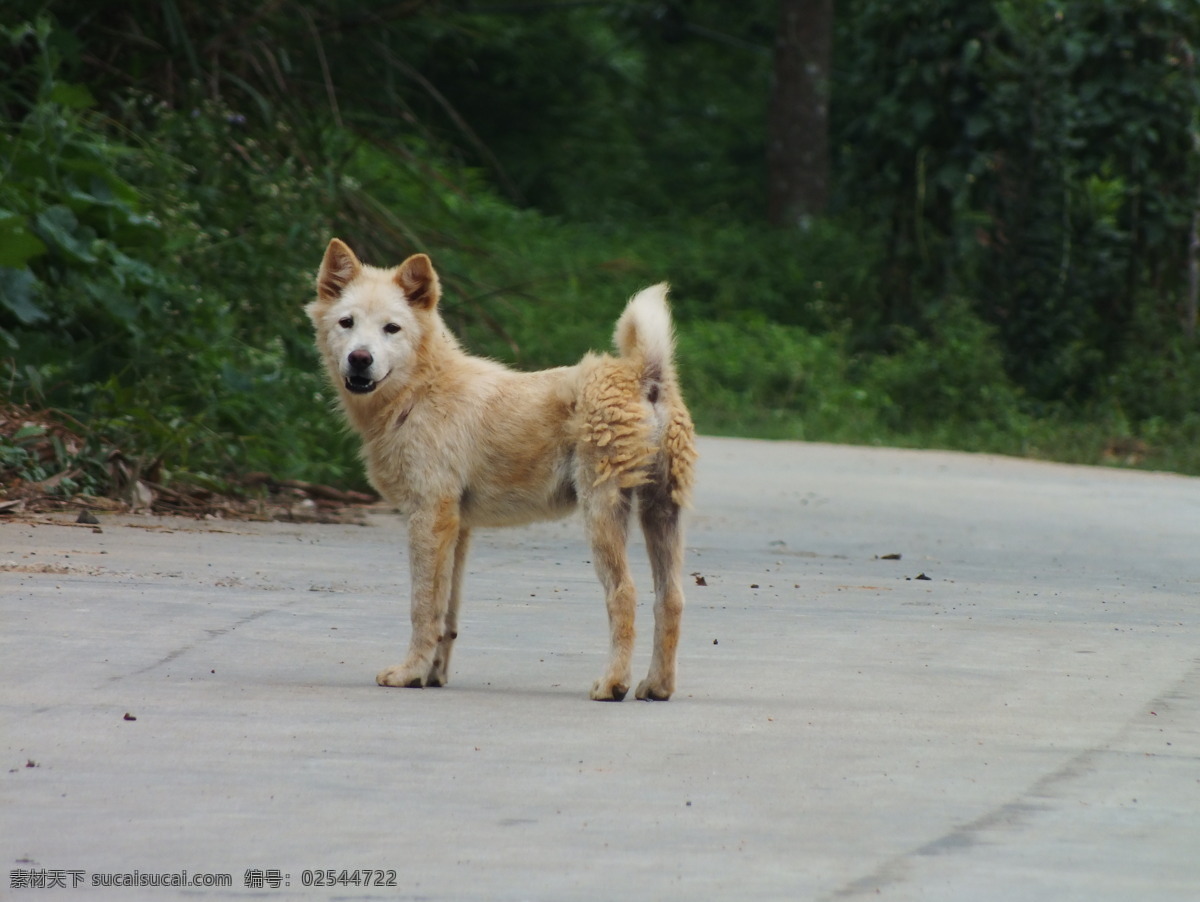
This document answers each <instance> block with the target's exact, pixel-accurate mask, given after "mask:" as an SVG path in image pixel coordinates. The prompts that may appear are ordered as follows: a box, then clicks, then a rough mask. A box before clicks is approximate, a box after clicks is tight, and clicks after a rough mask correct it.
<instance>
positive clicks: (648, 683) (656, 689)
mask: <svg viewBox="0 0 1200 902" xmlns="http://www.w3.org/2000/svg"><path fill="white" fill-rule="evenodd" d="M673 691H674V689H673V687H670V686H667V685H666V684H665V683H664V682H662V681H659V680H652V679H650V678H649V677H647V678H646V679H644V680H642V681H641V682H640V683H638V687H637V690H636V691H635V692H634V697H635V698H639V699H641V700H642V701H644V702H665V701H666V700H667V699H669V698H670V697H671V693H672V692H673Z"/></svg>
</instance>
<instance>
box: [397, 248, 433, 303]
mask: <svg viewBox="0 0 1200 902" xmlns="http://www.w3.org/2000/svg"><path fill="white" fill-rule="evenodd" d="M396 284H397V285H399V286H400V290H401V291H403V292H404V296H405V297H406V298H408V302H409V303H410V304H411V305H412V306H414V307H420V308H421V309H422V310H432V309H433V308H434V307H435V306H436V305H437V302H438V299H439V298H440V297H441V296H442V285H441V282H440V281H439V280H438V276H437V273H436V272H434V271H433V263H431V262H430V260H429V258H428V257H427V256H425V255H424V254H413V255H412V256H411V257H409V258H408V259H407V260H405V261H404V262H403V263H401V264H400V268H399V269H397V270H396Z"/></svg>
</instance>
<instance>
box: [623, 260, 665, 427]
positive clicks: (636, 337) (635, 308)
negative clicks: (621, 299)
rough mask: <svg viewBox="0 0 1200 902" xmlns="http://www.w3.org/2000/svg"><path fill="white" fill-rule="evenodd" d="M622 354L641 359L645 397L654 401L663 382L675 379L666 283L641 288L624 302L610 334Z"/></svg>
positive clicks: (651, 401)
mask: <svg viewBox="0 0 1200 902" xmlns="http://www.w3.org/2000/svg"><path fill="white" fill-rule="evenodd" d="M613 341H614V342H615V343H616V346H617V350H619V351H620V352H621V356H622V357H628V358H638V357H640V358H641V361H642V366H643V374H642V381H643V384H644V387H645V391H646V394H647V398H648V400H649V401H650V403H651V404H653V403H655V402H656V401H657V400H658V399H657V397H651V395H657V394H658V392H659V391H661V389H662V387H663V385H664V383H666V384H671V383H674V382H675V335H674V330H673V329H672V327H671V310H670V308H669V307H667V283H666V282H660V283H659V284H657V285H652V286H650V287H649V288H643V289H642V290H641V291H639V292H638V293H637V294H635V295H634V296H633V297H632V298H630V300H629V303H628V304H626V305H625V312H624V313H622V314H621V318H620V319H619V320H617V330H616V333H615V334H614V336H613Z"/></svg>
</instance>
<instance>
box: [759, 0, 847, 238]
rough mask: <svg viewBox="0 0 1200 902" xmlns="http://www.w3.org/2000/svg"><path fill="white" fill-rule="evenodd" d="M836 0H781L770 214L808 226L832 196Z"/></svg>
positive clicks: (769, 172) (783, 223) (780, 221)
mask: <svg viewBox="0 0 1200 902" xmlns="http://www.w3.org/2000/svg"><path fill="white" fill-rule="evenodd" d="M832 51H833V0H779V32H778V34H777V35H776V38H775V73H774V81H773V83H772V85H771V104H770V110H769V113H768V115H769V116H770V121H769V122H768V125H767V129H768V140H767V178H768V185H767V216H768V218H769V219H770V221H771V222H772V223H773V224H774V225H780V226H791V225H800V226H803V225H805V224H806V223H807V222H808V221H809V220H810V219H811V218H812V217H813V216H816V215H817V214H819V213H822V212H824V210H825V206H826V204H827V202H828V200H829V75H830V72H829V70H830V64H831V57H832Z"/></svg>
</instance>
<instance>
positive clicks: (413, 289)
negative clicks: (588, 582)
mask: <svg viewBox="0 0 1200 902" xmlns="http://www.w3.org/2000/svg"><path fill="white" fill-rule="evenodd" d="M316 282H317V284H316V288H317V297H316V300H314V301H312V302H311V303H310V304H309V305H308V306H307V307H306V310H307V313H308V315H309V317H310V318H311V320H312V323H313V327H314V330H315V332H316V343H317V348H318V351H319V353H320V356H321V359H322V361H323V363H324V367H325V370H326V372H327V374H328V376H329V379H330V381H331V382H332V384H333V386H334V387H335V388H336V390H337V393H338V397H339V401H340V406H341V408H342V411H343V413H344V414H345V417H346V419H347V421H348V422H349V424H350V426H351V427H352V428H353V429H354V430H355V431H356V432H358V433H359V435H360V436H361V439H362V457H363V460H364V462H365V464H366V468H367V475H368V478H369V479H370V481H371V483H372V484H373V485H374V486H375V488H376V489H377V490H378V491H379V493H380V494H381V495H382V496H383V497H384V498H385V499H386V500H387V501H389V502H390V503H391V504H394V505H396V506H397V507H398V508H399V509H400V511H401V512H402V513H404V514H406V515H407V517H408V523H409V566H410V570H411V576H412V598H411V617H412V638H411V642H410V645H409V649H408V655H407V657H406V658H405V659H404V662H403V663H401V664H398V665H396V666H393V667H388V668H387V669H385V670H383V671H382V672H380V673H379V675H378V676H377V677H376V682H377V683H379V685H381V686H404V687H410V688H420V687H425V686H444V685H446V683H447V680H448V678H449V672H450V654H451V651H452V650H453V648H454V641H455V639H456V638H457V637H458V614H459V606H460V604H461V602H462V591H463V574H464V570H465V562H466V558H467V547H468V544H469V541H470V536H471V531H472V530H473V529H475V528H476V527H492V526H515V525H520V524H524V523H530V522H533V521H536V520H545V519H551V518H557V517H562V516H565V515H567V514H568V513H570V512H571V511H572V510H575V509H576V508H578V509H579V510H581V511H582V515H583V521H584V523H585V525H586V530H587V535H588V539H589V541H590V543H591V547H592V552H593V559H594V565H595V569H596V573H597V576H598V577H599V579H600V583H601V585H602V586H603V588H604V596H605V603H606V605H607V609H608V623H609V632H610V637H609V644H610V651H609V657H608V663H607V665H606V667H605V670H604V672H603V674H602V675H601V676H600V678H599V679H597V680H596V681H595V683H594V684H593V685H592V688H591V693H590V695H591V698H593V699H596V700H598V701H621V700H622V699H624V698H625V696H626V694H627V693H628V691H629V686H630V683H631V678H630V673H631V658H632V655H633V646H634V614H635V608H636V595H635V591H634V585H633V581H632V579H631V577H630V573H629V565H628V561H627V558H626V545H627V538H628V531H629V520H630V515H631V511H632V509H633V507H634V503H635V499H636V505H637V508H638V514H639V519H640V521H641V525H642V530H643V532H644V533H645V539H646V547H647V551H648V552H649V556H650V565H651V570H652V573H653V579H654V592H655V601H654V648H653V653H652V656H651V661H650V671H649V673H648V674H647V676H646V678H645V679H644V680H642V681H641V683H639V684H638V686H637V689H636V691H635V696H636V697H637V698H639V699H646V700H651V701H665V700H667V699H669V698H670V697H671V695H672V693H673V692H674V691H675V677H676V657H677V654H676V653H677V648H678V644H679V627H680V620H681V617H682V614H683V606H684V598H683V586H682V570H683V531H682V524H681V522H680V512H681V509H682V508H684V507H685V506H687V504H688V502H689V499H690V495H691V491H692V485H693V473H694V463H695V459H696V452H695V430H694V428H693V426H692V420H691V417H690V415H689V413H688V410H687V408H686V407H685V406H684V403H683V398H682V395H681V392H680V387H679V381H678V378H677V375H676V372H675V365H674V360H673V357H674V338H673V329H672V323H671V314H670V311H669V308H668V306H667V300H666V295H667V286H666V285H665V284H661V285H655V286H654V287H652V288H647V289H644V290H643V291H641V292H640V293H638V294H637V295H635V296H634V297H633V298H632V299H631V300H630V301H629V303H628V305H627V306H626V307H625V310H624V312H623V313H622V315H621V316H620V318H619V320H618V321H617V327H616V333H615V336H614V340H615V344H616V346H617V349H618V351H619V355H618V356H612V355H607V354H587V355H586V356H585V357H584V358H583V359H582V360H581V361H580V362H579V363H577V364H575V365H574V366H563V367H558V368H555V369H548V370H542V371H538V372H518V371H515V370H512V369H510V368H508V367H506V366H504V365H502V364H500V363H497V362H495V361H492V360H488V359H484V358H481V357H476V356H472V355H470V354H468V353H467V352H465V351H464V350H463V349H462V347H461V346H460V345H459V343H458V340H457V339H456V338H455V337H454V336H453V335H452V334H451V332H450V330H449V329H448V328H447V326H446V324H445V322H444V321H443V320H442V317H441V315H440V314H439V312H438V301H439V300H440V298H441V284H440V281H439V279H438V275H437V273H436V272H435V271H434V268H433V264H432V263H431V262H430V259H429V257H428V256H426V255H425V254H414V255H413V256H411V257H409V258H408V259H406V260H405V261H404V262H403V263H402V264H400V265H399V266H397V267H393V268H391V269H382V268H378V267H375V266H370V265H367V264H364V263H363V262H362V261H360V260H359V258H358V257H357V256H356V255H355V254H354V252H353V251H352V250H351V249H350V248H349V247H348V246H347V245H346V244H345V243H344V242H342V241H340V240H339V239H337V238H334V239H333V240H331V241H330V243H329V246H328V248H327V249H326V251H325V256H324V258H323V259H322V261H321V266H320V269H319V270H318V273H317V280H316Z"/></svg>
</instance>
